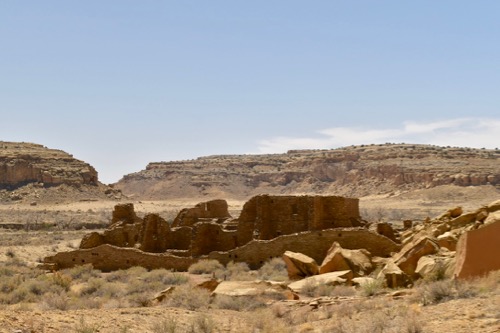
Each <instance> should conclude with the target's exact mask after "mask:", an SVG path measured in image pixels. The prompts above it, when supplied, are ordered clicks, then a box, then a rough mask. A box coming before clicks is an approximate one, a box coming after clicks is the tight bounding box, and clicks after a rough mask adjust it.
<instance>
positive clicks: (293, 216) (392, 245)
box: [45, 195, 399, 271]
mask: <svg viewBox="0 0 500 333" xmlns="http://www.w3.org/2000/svg"><path fill="white" fill-rule="evenodd" d="M364 225H365V222H364V221H363V220H362V219H361V218H360V215H359V200H358V199H353V198H344V197H338V196H271V195H259V196H256V197H253V198H251V199H250V200H249V201H248V202H246V203H245V205H244V206H243V209H242V212H241V214H240V216H239V218H233V217H232V216H231V215H230V214H229V211H228V205H227V202H226V201H225V200H212V201H208V202H203V203H199V204H197V205H196V206H195V207H193V208H189V209H183V210H181V211H180V212H179V214H178V215H177V217H176V218H175V219H174V221H173V223H172V224H171V225H170V224H169V223H168V222H167V221H166V220H165V219H163V218H161V217H160V216H159V215H158V214H147V215H145V216H144V217H143V218H140V217H138V216H137V215H136V213H135V211H134V207H133V205H132V204H130V203H128V204H120V205H117V206H116V207H115V209H114V211H113V216H112V221H111V224H110V226H109V227H108V228H107V229H106V230H104V232H102V233H98V232H92V233H90V234H87V235H86V236H84V238H83V239H82V241H81V244H80V249H78V250H76V251H71V252H63V253H58V254H56V255H55V256H52V257H47V258H45V263H46V264H47V265H49V266H50V265H52V268H54V269H59V268H66V267H72V266H75V265H81V264H87V263H91V264H92V265H94V267H95V268H98V269H101V270H103V271H109V270H114V269H121V268H128V267H132V266H136V265H140V266H144V267H147V268H158V267H163V268H169V269H175V270H187V268H188V267H189V265H191V264H192V263H193V262H196V261H197V260H199V259H203V258H212V259H217V260H219V261H220V262H221V263H228V262H230V261H236V262H237V261H244V262H246V263H248V264H249V266H250V267H251V268H258V267H260V266H261V265H262V264H263V263H264V262H265V261H266V260H268V259H269V258H273V257H280V256H281V255H282V254H283V253H284V252H285V251H288V250H290V251H298V252H303V253H305V254H307V255H309V256H311V257H313V258H315V259H316V260H319V261H320V260H323V258H324V256H325V255H326V252H327V250H328V248H329V247H330V246H331V244H332V243H333V242H334V241H336V242H339V243H340V244H341V245H342V247H344V248H348V249H358V248H366V249H367V250H368V251H370V252H371V253H373V254H374V255H379V256H389V255H390V253H391V252H395V251H398V250H399V245H398V244H397V243H396V242H394V241H393V240H391V239H389V238H387V237H385V236H383V235H380V234H378V233H376V232H373V231H370V230H368V229H367V228H365V227H364Z"/></svg>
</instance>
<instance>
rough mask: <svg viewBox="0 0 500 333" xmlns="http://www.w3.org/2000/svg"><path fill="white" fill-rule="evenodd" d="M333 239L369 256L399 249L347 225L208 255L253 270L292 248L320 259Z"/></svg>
mask: <svg viewBox="0 0 500 333" xmlns="http://www.w3.org/2000/svg"><path fill="white" fill-rule="evenodd" d="M333 242H338V243H339V244H340V245H341V246H342V247H343V248H345V249H367V250H368V251H369V252H370V253H371V254H372V255H375V256H382V257H388V256H390V254H391V252H397V251H398V250H399V248H400V247H399V245H398V244H396V243H395V242H393V241H392V240H390V239H388V238H387V237H384V236H382V235H379V234H377V233H375V232H372V231H369V230H367V229H362V228H347V229H328V230H322V231H308V232H302V233H298V234H292V235H285V236H280V237H277V238H275V239H272V240H253V241H251V242H249V243H248V244H246V245H243V246H241V247H238V248H236V249H233V250H230V251H227V252H212V253H210V254H209V258H211V259H216V260H218V261H220V262H221V263H223V264H227V263H228V262H230V261H244V262H246V263H248V265H249V266H250V267H251V268H252V269H255V268H258V267H260V266H261V265H262V264H263V263H264V262H265V261H266V260H268V259H271V258H273V257H281V255H282V254H283V253H285V251H292V252H300V253H303V254H305V255H307V256H309V257H311V258H313V259H315V260H316V262H322V261H323V259H324V258H325V256H326V253H327V251H328V249H329V248H330V246H331V245H332V244H333Z"/></svg>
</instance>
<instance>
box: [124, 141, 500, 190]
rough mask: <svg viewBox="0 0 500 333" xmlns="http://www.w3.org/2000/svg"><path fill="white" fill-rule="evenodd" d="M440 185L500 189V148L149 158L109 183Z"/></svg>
mask: <svg viewBox="0 0 500 333" xmlns="http://www.w3.org/2000/svg"><path fill="white" fill-rule="evenodd" d="M439 185H458V186H479V185H492V186H496V187H497V189H498V188H499V186H500V150H486V149H472V148H451V147H438V146H430V145H412V144H385V145H363V146H351V147H345V148H339V149H332V150H295V151H289V152H287V153H286V154H272V155H221V156H208V157H200V158H198V159H195V160H189V161H178V162H158V163H150V164H149V165H148V166H147V167H146V169H145V170H142V171H140V172H137V173H133V174H129V175H126V176H125V177H123V178H122V179H121V180H120V181H119V182H118V183H117V184H115V188H117V189H120V190H122V192H123V193H124V194H126V195H131V196H135V198H140V199H173V198H188V197H191V198H195V197H222V198H246V197H249V196H252V195H256V194H260V193H270V194H335V195H344V196H352V197H362V196H366V195H374V194H387V193H392V192H406V191H411V190H416V189H423V188H432V187H436V186H439Z"/></svg>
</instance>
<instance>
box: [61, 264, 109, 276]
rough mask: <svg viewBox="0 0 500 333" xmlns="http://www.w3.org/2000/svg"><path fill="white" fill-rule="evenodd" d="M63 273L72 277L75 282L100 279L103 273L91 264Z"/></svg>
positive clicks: (68, 269) (66, 270) (69, 269)
mask: <svg viewBox="0 0 500 333" xmlns="http://www.w3.org/2000/svg"><path fill="white" fill-rule="evenodd" d="M61 272H62V273H63V274H65V275H68V276H70V277H71V279H73V280H79V279H81V280H88V279H90V278H91V277H98V276H100V274H101V271H99V270H96V269H94V268H93V267H92V265H90V264H88V265H81V266H75V267H72V268H67V269H64V270H62V271H61Z"/></svg>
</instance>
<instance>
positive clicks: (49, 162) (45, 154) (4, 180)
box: [0, 142, 98, 189]
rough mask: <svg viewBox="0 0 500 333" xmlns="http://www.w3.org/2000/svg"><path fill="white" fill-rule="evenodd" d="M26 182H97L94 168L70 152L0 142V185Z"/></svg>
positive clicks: (47, 184)
mask: <svg viewBox="0 0 500 333" xmlns="http://www.w3.org/2000/svg"><path fill="white" fill-rule="evenodd" d="M29 183H43V184H44V186H47V187H48V186H54V185H61V184H67V185H84V184H87V185H97V184H98V179H97V171H96V170H95V169H94V168H93V167H92V166H90V165H89V164H87V163H85V162H82V161H80V160H77V159H75V158H74V157H73V156H72V155H70V154H68V153H66V152H64V151H61V150H55V149H49V148H47V147H44V146H42V145H38V144H33V143H17V142H0V188H4V189H15V188H18V187H21V186H24V185H26V184H29Z"/></svg>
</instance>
